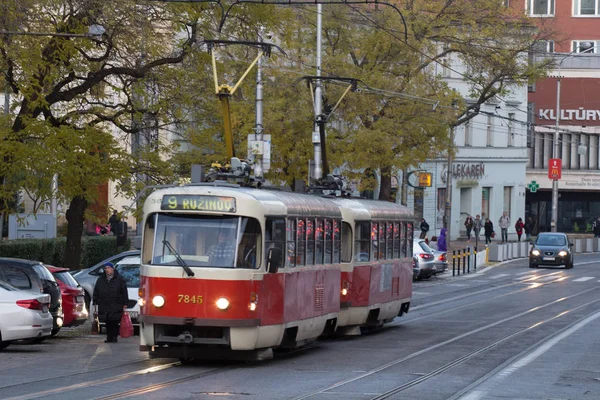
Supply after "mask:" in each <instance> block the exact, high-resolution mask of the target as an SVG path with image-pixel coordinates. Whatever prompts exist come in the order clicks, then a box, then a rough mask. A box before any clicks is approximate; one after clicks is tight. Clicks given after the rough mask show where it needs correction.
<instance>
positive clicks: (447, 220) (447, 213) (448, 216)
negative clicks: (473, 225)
mask: <svg viewBox="0 0 600 400" xmlns="http://www.w3.org/2000/svg"><path fill="white" fill-rule="evenodd" d="M454 131H455V127H452V130H451V131H450V144H449V145H448V167H447V168H446V208H445V210H444V227H445V228H446V243H448V242H449V241H450V238H451V236H450V235H451V231H452V161H453V157H452V146H453V145H454Z"/></svg>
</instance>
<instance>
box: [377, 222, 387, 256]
mask: <svg viewBox="0 0 600 400" xmlns="http://www.w3.org/2000/svg"><path fill="white" fill-rule="evenodd" d="M378 249H379V259H380V260H385V252H386V247H385V222H380V223H379V248H378Z"/></svg>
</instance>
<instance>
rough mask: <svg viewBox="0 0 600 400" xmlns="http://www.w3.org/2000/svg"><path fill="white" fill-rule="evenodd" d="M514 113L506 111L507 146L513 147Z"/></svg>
mask: <svg viewBox="0 0 600 400" xmlns="http://www.w3.org/2000/svg"><path fill="white" fill-rule="evenodd" d="M514 125H515V113H508V135H507V136H508V138H507V146H508V147H513V146H514V145H515V128H514Z"/></svg>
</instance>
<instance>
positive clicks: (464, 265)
mask: <svg viewBox="0 0 600 400" xmlns="http://www.w3.org/2000/svg"><path fill="white" fill-rule="evenodd" d="M461 252H462V265H463V275H464V274H466V270H467V260H465V255H466V254H467V249H462V251H461Z"/></svg>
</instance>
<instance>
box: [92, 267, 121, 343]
mask: <svg viewBox="0 0 600 400" xmlns="http://www.w3.org/2000/svg"><path fill="white" fill-rule="evenodd" d="M103 269H104V272H103V273H102V275H100V276H99V277H98V280H97V281H96V286H94V297H93V301H94V314H96V315H97V316H98V320H100V322H105V323H106V340H105V341H104V343H116V342H117V336H118V335H119V322H121V316H122V315H123V311H125V310H126V309H127V303H129V295H128V294H127V283H126V282H125V278H123V277H122V276H121V275H120V274H119V273H118V272H117V271H115V266H114V265H113V263H111V262H107V263H105V264H104V265H103Z"/></svg>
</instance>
